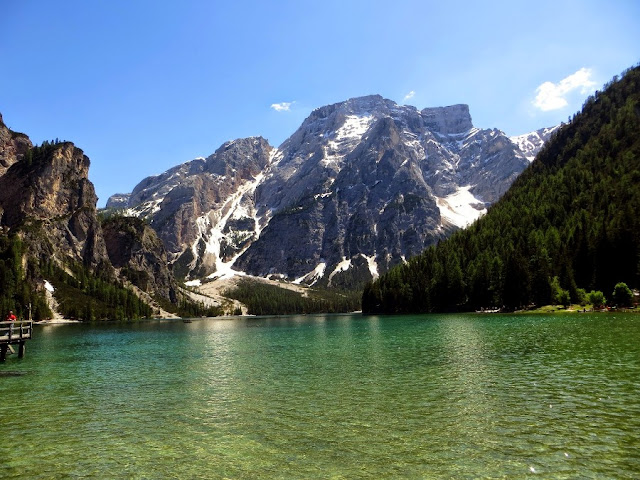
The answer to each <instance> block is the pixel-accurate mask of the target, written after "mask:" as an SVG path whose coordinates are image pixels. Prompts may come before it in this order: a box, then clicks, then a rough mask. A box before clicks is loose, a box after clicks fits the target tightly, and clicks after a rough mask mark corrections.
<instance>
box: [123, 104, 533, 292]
mask: <svg viewBox="0 0 640 480" xmlns="http://www.w3.org/2000/svg"><path fill="white" fill-rule="evenodd" d="M528 164H529V162H528V160H527V159H526V158H525V156H524V154H523V153H522V152H521V151H520V149H519V148H518V146H517V145H516V144H514V143H513V141H511V140H510V139H509V138H508V137H506V136H505V135H504V133H502V132H501V131H499V130H495V129H478V128H475V127H474V126H473V124H472V121H471V116H470V114H469V108H468V106H466V105H453V106H449V107H438V108H426V109H424V110H421V111H419V110H417V109H416V108H414V107H411V106H399V105H397V104H396V103H394V102H392V101H390V100H386V99H384V98H382V97H380V96H378V95H372V96H367V97H360V98H354V99H350V100H347V101H345V102H341V103H337V104H334V105H328V106H325V107H322V108H318V109H316V110H314V111H313V112H312V113H311V115H309V117H308V118H307V119H306V120H305V121H304V122H303V123H302V125H301V126H300V128H298V130H297V131H296V132H295V133H294V134H293V135H292V136H291V137H289V138H288V139H287V140H286V141H285V142H284V143H283V144H282V145H281V146H280V147H279V148H278V149H272V148H271V147H270V146H269V145H268V144H267V143H266V141H265V140H263V139H242V140H236V141H235V142H231V143H227V144H225V145H223V146H222V147H221V148H220V149H219V150H218V151H217V152H216V153H214V154H213V155H212V156H210V157H209V158H208V159H206V160H204V159H197V160H193V161H191V162H188V163H185V164H183V165H180V166H178V167H175V168H173V169H171V170H169V171H167V172H166V173H164V174H162V175H160V176H157V177H150V178H148V179H145V180H143V181H142V182H141V183H140V184H139V185H138V186H137V187H136V188H135V189H134V191H133V192H132V194H131V197H130V199H129V201H128V203H127V208H129V209H130V212H131V213H133V214H136V215H140V216H146V217H147V218H149V219H150V220H151V224H152V226H153V227H154V228H155V229H156V231H157V232H158V233H159V235H160V237H161V238H162V240H163V241H164V243H165V245H166V246H167V249H168V250H169V252H170V259H171V260H172V261H174V262H175V264H174V265H175V268H176V269H177V273H178V274H179V275H181V276H185V277H202V276H207V275H223V274H225V273H228V272H229V271H230V270H231V269H233V270H238V271H243V272H247V273H250V274H253V275H258V276H268V275H274V276H278V277H282V278H286V279H289V280H293V281H297V282H303V283H308V284H311V283H318V284H324V285H346V284H348V283H349V281H347V280H346V279H347V278H349V279H352V280H353V279H356V280H355V281H364V280H366V279H368V278H371V277H372V276H375V275H377V274H378V273H379V272H382V271H384V270H386V269H388V268H389V267H390V266H392V265H394V264H397V263H399V262H402V261H403V260H405V259H408V258H409V257H410V256H413V255H415V254H417V253H419V252H421V251H422V250H423V249H424V248H425V247H427V246H429V245H431V244H433V243H434V242H437V241H438V240H439V239H441V238H444V237H445V236H447V235H448V234H449V233H451V232H452V231H454V230H455V229H457V228H461V227H464V226H466V225H467V224H468V223H470V222H471V221H473V220H474V219H476V218H477V217H479V216H480V215H481V214H482V213H483V212H484V211H486V208H487V206H488V205H489V204H491V203H492V202H494V201H495V200H497V199H498V198H499V197H500V196H501V195H502V194H503V193H504V192H505V191H506V190H507V188H508V187H509V185H510V184H511V182H512V181H513V180H514V179H515V177H516V176H517V175H518V174H519V173H520V172H521V171H522V170H523V169H524V168H525V167H526V166H527V165H528Z"/></svg>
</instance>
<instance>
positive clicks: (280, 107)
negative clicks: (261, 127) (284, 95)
mask: <svg viewBox="0 0 640 480" xmlns="http://www.w3.org/2000/svg"><path fill="white" fill-rule="evenodd" d="M294 103H295V102H282V103H272V104H271V108H273V109H274V110H275V111H276V112H288V111H289V110H290V109H291V105H293V104H294Z"/></svg>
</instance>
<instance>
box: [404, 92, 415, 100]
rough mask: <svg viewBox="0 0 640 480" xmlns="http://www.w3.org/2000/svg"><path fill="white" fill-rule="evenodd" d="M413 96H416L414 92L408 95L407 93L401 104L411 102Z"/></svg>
mask: <svg viewBox="0 0 640 480" xmlns="http://www.w3.org/2000/svg"><path fill="white" fill-rule="evenodd" d="M415 96H416V92H415V91H413V90H411V91H410V92H409V93H407V94H406V95H405V96H404V99H403V102H406V101H407V100H411V99H412V98H413V97H415Z"/></svg>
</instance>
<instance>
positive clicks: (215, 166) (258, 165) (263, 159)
mask: <svg viewBox="0 0 640 480" xmlns="http://www.w3.org/2000/svg"><path fill="white" fill-rule="evenodd" d="M272 148H273V147H271V145H269V142H268V141H267V140H265V139H264V138H262V137H249V138H241V139H238V140H233V141H230V142H226V143H224V144H223V145H222V146H221V147H220V148H218V150H216V151H215V153H214V154H212V155H210V156H209V157H208V158H207V159H206V164H205V170H206V171H207V172H210V173H213V174H216V175H222V176H224V175H232V176H234V177H235V176H239V177H240V178H242V179H245V180H248V179H250V178H253V177H254V176H256V175H257V174H258V173H259V172H261V171H262V170H263V169H264V168H265V167H266V166H267V164H268V160H269V153H270V152H271V150H272Z"/></svg>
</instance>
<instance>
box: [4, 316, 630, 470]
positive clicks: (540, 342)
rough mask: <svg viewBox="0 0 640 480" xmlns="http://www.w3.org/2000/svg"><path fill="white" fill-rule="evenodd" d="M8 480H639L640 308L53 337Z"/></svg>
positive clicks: (10, 452)
mask: <svg viewBox="0 0 640 480" xmlns="http://www.w3.org/2000/svg"><path fill="white" fill-rule="evenodd" d="M27 345H28V346H27V355H26V357H25V358H24V359H22V360H18V359H17V358H15V356H12V357H10V358H9V359H8V360H7V362H6V363H5V364H0V375H2V374H3V372H4V373H5V374H6V373H7V372H20V373H24V375H21V376H0V418H1V423H0V434H1V436H0V438H1V439H2V441H1V442H0V455H1V458H2V461H1V462H0V478H29V479H31V478H147V479H151V478H212V479H217V478H251V479H253V478H287V479H288V478H349V479H352V478H375V479H380V478H428V479H432V478H509V479H511V478H534V477H538V478H567V479H569V478H598V479H599V478H637V477H638V475H640V315H621V314H615V315H612V314H603V315H589V314H580V315H571V316H556V317H544V316H513V317H510V316H504V315H495V316H490V315H486V316H485V315H444V316H435V315H432V316H416V317H362V316H359V315H355V316H304V317H281V318H255V319H234V320H214V319H207V320H194V321H193V323H190V324H184V323H182V322H180V321H178V322H176V321H150V322H141V323H136V324H112V325H63V326H43V327H37V330H36V332H35V338H34V340H32V341H30V342H29V343H28V344H27Z"/></svg>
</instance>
